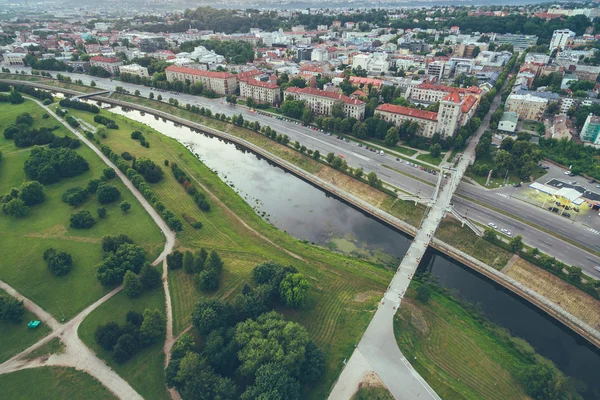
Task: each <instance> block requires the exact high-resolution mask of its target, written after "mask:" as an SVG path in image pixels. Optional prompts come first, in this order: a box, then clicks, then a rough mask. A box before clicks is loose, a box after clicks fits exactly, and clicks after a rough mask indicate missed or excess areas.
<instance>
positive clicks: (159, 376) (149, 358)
mask: <svg viewBox="0 0 600 400" xmlns="http://www.w3.org/2000/svg"><path fill="white" fill-rule="evenodd" d="M146 308H150V309H154V308H157V309H159V310H160V311H161V312H162V313H163V314H164V310H165V295H164V291H163V290H162V287H161V288H157V289H154V290H152V291H149V292H144V293H143V294H142V295H141V296H140V297H137V298H135V299H130V298H129V297H127V296H126V295H125V293H124V292H120V293H118V294H116V295H115V296H114V297H113V298H111V299H110V300H108V301H107V302H105V303H104V304H102V305H101V306H100V307H98V308H97V309H96V310H94V311H93V312H92V313H91V314H90V315H89V316H88V317H87V318H86V319H84V320H83V322H82V324H81V325H80V327H79V331H78V334H79V337H80V338H81V340H83V342H84V343H85V344H86V345H88V346H89V347H90V348H91V349H92V350H94V351H95V352H96V354H97V355H98V357H100V358H102V359H103V360H104V361H105V362H106V363H107V364H108V365H109V366H110V367H111V368H113V369H114V370H115V371H116V372H117V373H118V374H119V375H120V376H122V377H123V378H124V379H125V380H127V382H129V384H130V385H131V386H132V387H133V388H134V389H135V390H136V391H137V392H138V393H139V394H140V395H141V396H142V397H143V398H145V399H148V400H150V399H165V400H166V399H169V395H168V393H167V391H166V389H165V374H164V359H165V357H164V353H163V351H162V347H163V343H162V342H160V343H156V344H154V345H152V346H150V347H147V348H144V349H143V350H142V351H140V352H139V353H137V354H136V355H135V356H134V357H133V358H131V359H130V360H128V361H126V362H125V363H123V364H118V363H116V362H114V361H113V360H112V356H111V353H110V352H108V351H106V350H104V349H102V348H101V347H100V346H98V344H97V343H96V340H95V339H94V332H95V330H96V327H97V326H98V325H102V324H105V323H107V322H109V321H115V322H117V323H118V324H120V325H122V324H124V323H125V316H126V315H127V312H129V311H136V312H139V313H143V312H144V310H145V309H146Z"/></svg>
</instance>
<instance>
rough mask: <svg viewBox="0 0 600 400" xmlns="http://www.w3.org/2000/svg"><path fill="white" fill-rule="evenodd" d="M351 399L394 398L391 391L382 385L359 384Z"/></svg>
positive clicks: (377, 399) (380, 399)
mask: <svg viewBox="0 0 600 400" xmlns="http://www.w3.org/2000/svg"><path fill="white" fill-rule="evenodd" d="M351 400H394V397H393V396H392V395H391V393H390V392H389V391H388V390H387V389H386V388H384V387H378V386H367V385H365V386H361V387H360V388H359V389H358V391H357V392H356V393H354V396H352V399H351Z"/></svg>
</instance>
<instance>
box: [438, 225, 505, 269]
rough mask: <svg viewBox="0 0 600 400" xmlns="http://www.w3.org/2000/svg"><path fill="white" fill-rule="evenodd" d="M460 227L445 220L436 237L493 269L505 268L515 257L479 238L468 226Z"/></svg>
mask: <svg viewBox="0 0 600 400" xmlns="http://www.w3.org/2000/svg"><path fill="white" fill-rule="evenodd" d="M460 225H461V224H460V222H458V221H457V220H455V219H451V218H445V219H443V220H442V222H441V223H440V226H439V228H438V230H437V231H436V232H435V236H436V237H437V238H438V239H440V240H442V241H444V242H446V243H448V244H449V245H451V246H454V247H456V248H457V249H459V250H461V251H464V252H465V253H467V254H470V255H471V256H473V257H475V258H476V259H478V260H479V261H481V262H483V263H485V264H487V265H489V266H490V267H492V268H496V269H498V270H500V269H502V268H504V266H505V265H506V263H507V262H508V260H510V258H511V257H512V256H513V255H512V253H509V252H508V251H506V250H504V249H502V248H500V247H498V246H496V245H494V244H492V243H490V242H488V241H487V240H485V239H484V238H482V237H479V236H477V235H476V234H475V232H473V231H472V230H471V229H470V228H469V227H468V226H466V225H465V226H464V227H461V226H460Z"/></svg>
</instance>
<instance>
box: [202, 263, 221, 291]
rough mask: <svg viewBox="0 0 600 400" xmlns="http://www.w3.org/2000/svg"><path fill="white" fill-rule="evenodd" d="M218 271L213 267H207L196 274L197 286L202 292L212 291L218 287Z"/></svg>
mask: <svg viewBox="0 0 600 400" xmlns="http://www.w3.org/2000/svg"><path fill="white" fill-rule="evenodd" d="M219 281H220V276H219V272H218V271H216V270H214V269H207V270H204V271H202V272H200V273H199V274H198V286H199V288H200V290H202V291H203V292H212V291H215V290H217V288H218V287H219Z"/></svg>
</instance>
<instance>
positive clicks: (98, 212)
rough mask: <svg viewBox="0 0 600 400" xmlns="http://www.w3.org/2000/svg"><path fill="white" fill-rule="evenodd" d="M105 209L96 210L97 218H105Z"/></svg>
mask: <svg viewBox="0 0 600 400" xmlns="http://www.w3.org/2000/svg"><path fill="white" fill-rule="evenodd" d="M106 213H107V210H106V207H98V209H97V210H96V214H98V218H101V219H104V218H106Z"/></svg>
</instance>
